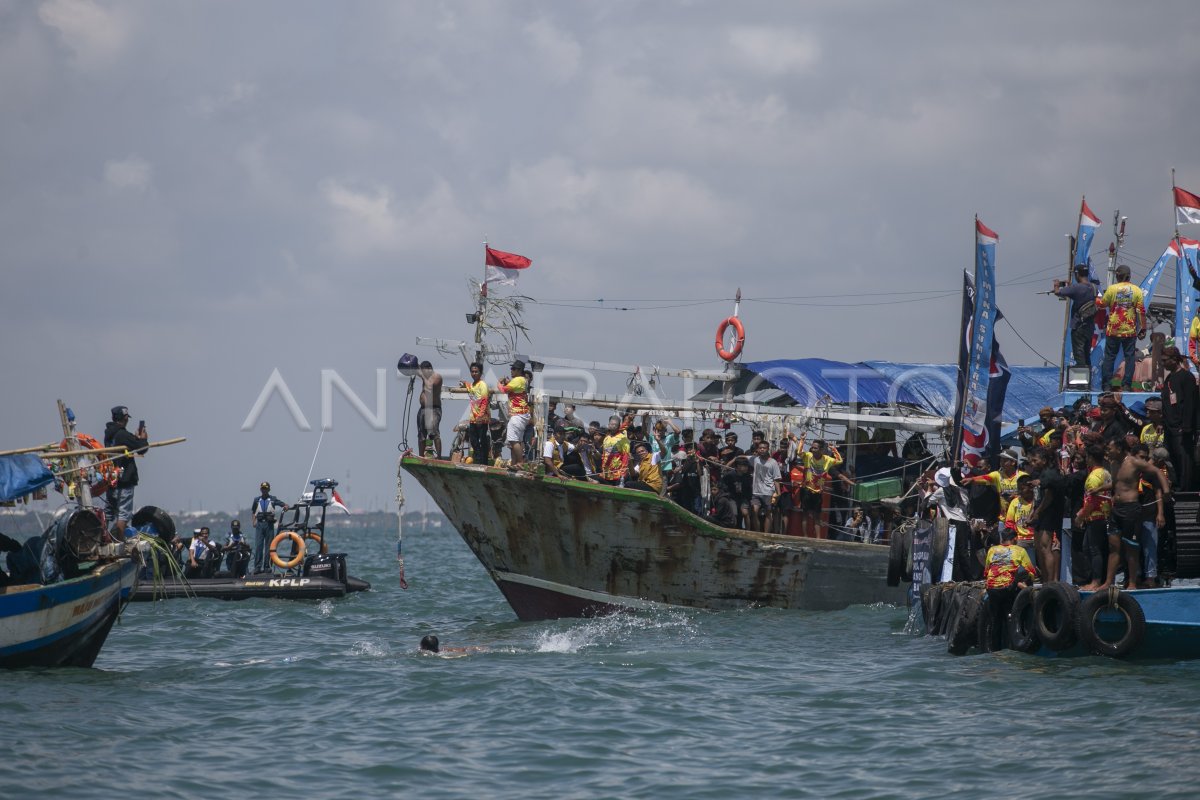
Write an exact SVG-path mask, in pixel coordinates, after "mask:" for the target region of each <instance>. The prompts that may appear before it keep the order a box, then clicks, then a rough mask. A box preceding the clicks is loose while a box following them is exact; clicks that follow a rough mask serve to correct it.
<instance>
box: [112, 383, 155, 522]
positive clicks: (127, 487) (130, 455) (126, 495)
mask: <svg viewBox="0 0 1200 800" xmlns="http://www.w3.org/2000/svg"><path fill="white" fill-rule="evenodd" d="M128 424H129V409H128V408H127V407H125V406H114V407H113V409H112V421H111V422H109V423H108V425H106V426H105V428H104V446H105V447H124V448H125V454H124V455H121V456H118V457H116V458H114V459H113V466H115V467H116V468H117V473H118V478H117V485H116V486H115V487H113V488H112V489H109V490H108V493H107V494H105V496H104V498H105V510H106V513H107V515H108V522H109V524H112V523H113V522H115V523H116V531H117V535H118V536H124V535H125V528H126V527H128V525H129V520H130V518H131V517H132V516H133V490H134V488H135V487H136V486H137V485H138V468H137V461H136V460H135V459H134V456H135V455H144V454H145V452H146V450H147V449H148V445H149V440H148V437H147V434H146V423H145V422H141V423H139V424H138V429H137V433H136V434H133V433H130V432H129V431H128V430H127V429H126V426H127V425H128Z"/></svg>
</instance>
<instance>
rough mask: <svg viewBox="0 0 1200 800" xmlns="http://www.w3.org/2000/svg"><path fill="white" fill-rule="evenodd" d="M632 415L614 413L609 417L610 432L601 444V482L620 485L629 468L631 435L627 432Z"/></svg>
mask: <svg viewBox="0 0 1200 800" xmlns="http://www.w3.org/2000/svg"><path fill="white" fill-rule="evenodd" d="M631 419H633V417H632V415H626V416H625V417H620V416H617V415H616V414H613V415H612V416H611V417H609V418H608V434H607V435H606V436H605V437H604V439H603V441H602V443H601V446H600V452H601V467H600V482H601V483H607V484H610V485H613V486H619V485H621V484H622V483H623V482H624V481H625V473H626V472H627V471H628V469H629V436H628V434H626V433H625V431H626V429H627V428H628V427H629V422H630V420H631Z"/></svg>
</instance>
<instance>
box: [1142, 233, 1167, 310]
mask: <svg viewBox="0 0 1200 800" xmlns="http://www.w3.org/2000/svg"><path fill="white" fill-rule="evenodd" d="M1173 255H1175V249H1174V248H1173V247H1167V249H1166V250H1164V251H1163V254H1162V255H1161V256H1159V258H1158V261H1155V262H1154V266H1153V267H1151V268H1150V271H1149V272H1147V273H1146V277H1144V278H1142V282H1141V283H1139V284H1138V288H1139V289H1141V290H1142V294H1143V295H1145V296H1146V306H1147V307H1149V305H1150V300H1151V298H1153V297H1154V290H1155V289H1157V288H1158V279H1159V278H1161V277H1162V273H1163V270H1164V269H1165V268H1166V266H1167V264H1168V263H1169V262H1170V260H1171V256H1173Z"/></svg>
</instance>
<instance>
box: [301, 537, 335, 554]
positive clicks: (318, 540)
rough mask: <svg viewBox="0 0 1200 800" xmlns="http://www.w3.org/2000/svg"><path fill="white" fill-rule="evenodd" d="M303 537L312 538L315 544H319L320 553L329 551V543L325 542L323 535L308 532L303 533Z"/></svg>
mask: <svg viewBox="0 0 1200 800" xmlns="http://www.w3.org/2000/svg"><path fill="white" fill-rule="evenodd" d="M304 538H305V539H312V540H313V541H314V542H316V543H317V544H319V545H321V555H325V554H326V553H328V552H329V545H327V544H325V537H324V536H322V535H321V534H319V533H313V532H311V531H310V532H308V533H306V534H304Z"/></svg>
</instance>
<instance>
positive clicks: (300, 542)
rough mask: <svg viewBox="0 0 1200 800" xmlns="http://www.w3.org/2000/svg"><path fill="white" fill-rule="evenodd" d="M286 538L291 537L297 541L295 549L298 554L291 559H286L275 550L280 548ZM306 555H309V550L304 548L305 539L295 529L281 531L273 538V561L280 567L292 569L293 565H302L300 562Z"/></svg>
mask: <svg viewBox="0 0 1200 800" xmlns="http://www.w3.org/2000/svg"><path fill="white" fill-rule="evenodd" d="M284 539H291V540H292V541H293V542H294V543H295V547H294V548H293V549H294V550H295V551H296V555H295V557H294V558H292V560H291V561H284V560H283V559H282V558H280V557H279V554H278V553H277V552H275V551H276V550H278V549H279V545H280V544H281V543H282V542H283V540H284ZM306 555H308V552H307V551H306V550H305V549H304V539H303V537H301V536H300V534H298V533H296V532H295V531H280V532H279V535H277V536H276V537H275V538H274V539H272V540H271V563H272V564H274V565H275V566H277V567H279V568H280V569H291V568H292V567H298V566H300V562H301V561H303V560H304V557H305V556H306Z"/></svg>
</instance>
